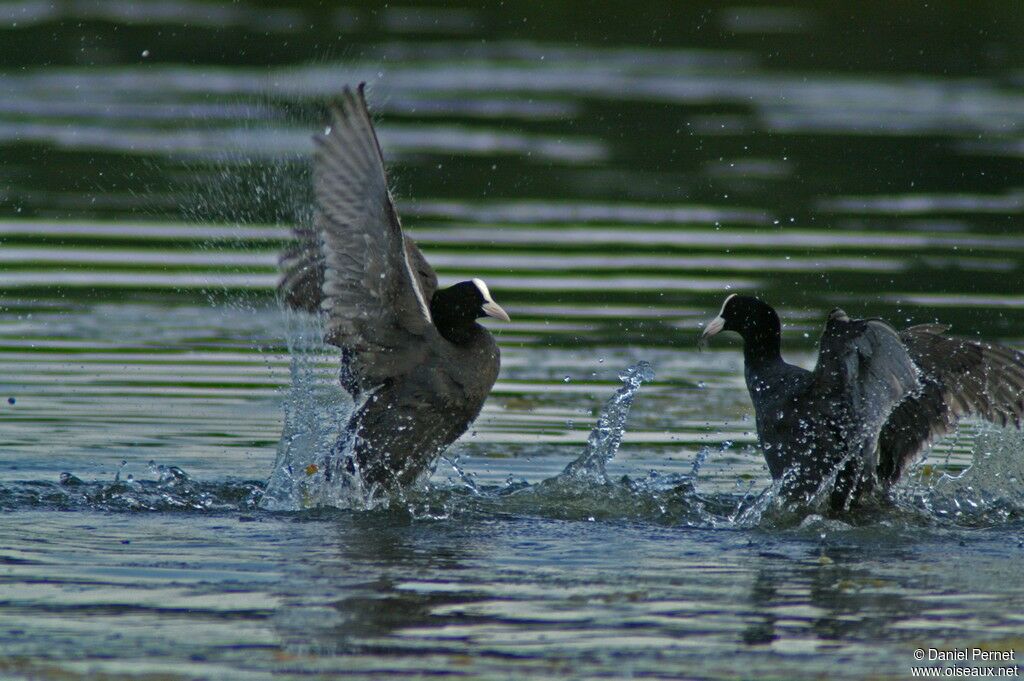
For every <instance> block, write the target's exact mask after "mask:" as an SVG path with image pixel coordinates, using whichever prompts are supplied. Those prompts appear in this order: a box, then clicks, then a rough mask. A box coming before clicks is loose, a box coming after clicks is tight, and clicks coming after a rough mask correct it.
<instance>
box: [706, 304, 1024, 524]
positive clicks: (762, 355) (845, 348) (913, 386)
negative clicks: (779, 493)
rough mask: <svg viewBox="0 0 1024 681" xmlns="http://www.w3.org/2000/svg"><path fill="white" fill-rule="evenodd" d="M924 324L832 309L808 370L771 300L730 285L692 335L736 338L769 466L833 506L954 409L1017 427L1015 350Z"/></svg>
mask: <svg viewBox="0 0 1024 681" xmlns="http://www.w3.org/2000/svg"><path fill="white" fill-rule="evenodd" d="M948 328H949V327H947V326H943V325H939V324H922V325H919V326H912V327H910V328H908V329H905V330H903V331H900V332H897V331H896V330H895V329H893V327H891V326H890V325H889V324H887V323H886V322H884V321H882V320H880V319H850V318H849V317H848V316H847V315H846V314H845V313H844V312H843V311H842V310H840V309H835V310H833V311H832V312H831V313H830V314H829V316H828V320H827V321H826V323H825V329H824V331H823V333H822V335H821V342H820V349H819V354H818V363H817V365H816V366H815V368H814V370H813V371H807V370H805V369H802V368H800V367H797V366H793V365H792V364H788V363H786V362H785V361H784V360H783V359H782V355H781V344H780V341H781V325H780V322H779V317H778V315H777V314H776V312H775V310H774V309H773V308H772V307H771V306H770V305H768V304H767V303H765V302H763V301H761V300H759V299H757V298H753V297H749V296H741V295H735V294H734V295H731V296H729V297H727V298H726V299H725V302H724V303H723V304H722V309H721V311H720V312H719V314H718V316H717V317H716V318H715V319H713V320H712V321H711V322H709V323H708V324H707V326H706V327H705V328H704V330H703V332H702V333H701V336H700V341H701V343H702V344H705V343H706V342H707V341H708V339H710V338H711V337H712V336H714V335H716V334H718V333H720V332H722V331H734V332H736V333H738V334H740V336H742V338H743V355H744V364H745V370H744V373H745V375H746V381H747V389H748V390H749V392H750V398H751V401H752V402H753V404H754V412H755V415H756V418H757V434H758V439H759V441H760V444H761V448H762V450H763V451H764V456H765V460H766V461H767V463H768V469H769V470H770V471H771V474H772V477H773V478H775V479H776V480H783V488H784V489H785V490H786V491H787V492H788V493H789V494H790V495H792V496H795V497H797V498H802V499H804V500H807V499H810V498H811V497H817V495H819V494H827V495H828V501H829V506H830V508H831V509H832V510H842V509H848V508H849V507H850V505H851V504H852V503H853V502H855V501H857V500H858V499H860V498H861V497H862V496H863V495H864V494H865V493H866V492H869V491H870V490H872V489H874V488H876V487H881V488H883V489H886V488H888V487H889V486H891V485H892V484H893V483H895V482H896V481H897V480H899V478H900V476H901V475H902V474H903V472H904V471H905V470H906V468H907V467H908V466H909V465H910V464H911V463H912V462H913V461H914V459H915V458H916V457H917V456H918V454H920V452H921V450H922V449H924V447H925V446H927V444H928V443H929V442H930V441H931V440H932V439H933V438H934V437H936V436H939V435H942V434H945V433H948V432H949V431H951V430H952V429H953V428H954V427H955V426H956V423H957V421H958V419H959V418H960V417H962V416H966V415H975V416H980V417H982V418H985V419H987V420H989V421H993V422H995V423H999V424H1001V425H1004V426H1005V425H1007V424H1010V423H1012V424H1014V425H1015V426H1017V427H1018V428H1020V427H1021V418H1022V416H1024V355H1022V354H1021V353H1019V352H1017V351H1015V350H1011V349H1009V348H1006V347H1003V346H1000V345H996V344H992V343H984V342H980V341H974V340H967V339H962V338H955V337H951V336H947V335H945V333H946V331H947V330H948Z"/></svg>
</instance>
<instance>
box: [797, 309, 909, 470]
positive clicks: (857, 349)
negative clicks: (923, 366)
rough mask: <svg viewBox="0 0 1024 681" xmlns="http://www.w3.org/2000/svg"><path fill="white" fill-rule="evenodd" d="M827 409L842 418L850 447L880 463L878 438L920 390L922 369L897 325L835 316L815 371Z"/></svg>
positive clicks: (869, 465) (866, 466)
mask: <svg viewBox="0 0 1024 681" xmlns="http://www.w3.org/2000/svg"><path fill="white" fill-rule="evenodd" d="M813 380H814V390H815V394H816V395H818V396H819V399H820V400H823V402H824V404H823V405H822V411H824V412H825V413H827V414H831V415H833V416H834V417H835V418H837V419H838V420H839V422H838V423H837V426H838V427H839V428H840V429H841V430H842V431H844V433H845V438H844V439H845V440H846V442H847V443H848V445H849V447H848V449H847V451H848V452H857V453H859V454H860V456H862V457H863V458H862V461H861V465H862V466H863V470H865V471H872V470H874V468H875V466H876V463H877V462H876V461H875V458H874V457H875V454H876V452H877V449H876V446H875V445H876V443H877V439H878V435H879V432H880V430H881V429H882V426H883V425H884V424H885V422H886V421H887V420H888V418H889V415H890V414H891V413H892V411H893V409H894V408H895V407H896V406H897V405H898V404H899V403H901V402H902V401H903V400H905V399H906V398H907V397H908V396H909V395H911V394H912V393H913V392H915V391H916V390H918V388H919V384H918V378H917V369H916V367H915V366H914V363H913V362H912V361H911V358H910V355H909V354H908V353H907V349H906V348H905V347H904V346H903V343H902V342H901V341H900V337H899V335H898V334H897V333H896V331H895V329H893V328H892V327H891V326H889V325H888V324H886V323H885V322H883V321H881V320H878V319H857V320H851V319H850V318H849V317H847V316H846V314H845V313H843V312H842V310H835V311H833V312H832V314H830V315H829V318H828V322H827V323H826V325H825V331H824V333H823V334H822V336H821V347H820V352H819V355H818V363H817V365H816V366H815V368H814V374H813Z"/></svg>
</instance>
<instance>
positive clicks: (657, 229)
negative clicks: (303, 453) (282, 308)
mask: <svg viewBox="0 0 1024 681" xmlns="http://www.w3.org/2000/svg"><path fill="white" fill-rule="evenodd" d="M1022 34H1024V10H1022V9H1021V7H1020V5H1019V4H1018V3H1010V2H1005V3H1001V2H972V3H955V2H939V3H934V2H929V3H927V5H926V4H924V3H915V4H911V3H901V4H899V5H895V4H893V3H882V2H865V3H811V2H807V3H792V2H787V3H785V4H784V5H782V4H776V3H763V4H759V3H754V2H747V3H739V4H737V3H731V2H729V3H644V4H642V5H640V4H636V3H618V4H617V3H579V4H572V3H525V2H505V3H502V4H500V5H497V6H494V7H489V8H478V7H472V6H468V5H466V6H457V5H452V4H451V3H444V4H423V5H416V6H413V5H401V6H394V5H389V6H386V7H382V6H377V5H373V4H370V3H363V4H358V3H349V4H346V5H345V6H334V5H319V4H314V3H296V4H290V5H283V4H279V3H269V2H267V3H264V2H237V3H235V2H232V3H227V2H223V3H214V2H201V1H193V0H182V1H180V2H147V3H129V2H113V1H112V2H103V1H99V0H95V1H88V0H78V1H67V2H40V1H35V0H24V1H14V2H11V1H6V0H5V1H0V398H2V399H0V513H2V515H0V677H3V678H33V679H36V678H53V679H78V678H81V679H94V678H102V679H135V678H149V679H192V678H215V679H263V678H270V677H271V676H275V675H276V676H275V678H278V677H280V678H337V677H339V676H349V677H366V678H370V677H376V678H401V677H411V678H418V677H423V676H427V675H431V676H432V677H441V678H448V677H451V678H456V677H458V678H509V679H521V678H537V679H547V678H628V677H635V678H679V677H714V678H754V677H770V678H786V679H794V678H863V677H873V678H906V677H907V676H908V675H909V673H910V667H911V666H912V665H913V664H914V662H913V651H914V650H915V649H916V648H929V647H938V648H957V647H965V646H981V647H985V648H989V649H994V650H1016V651H1017V655H1018V658H1019V656H1020V655H1021V654H1022V653H1024V615H1022V613H1024V587H1022V586H1021V585H1022V584H1024V580H1022V579H1021V572H1022V568H1021V564H1022V559H1024V520H1022V518H1024V485H1022V481H1024V459H1022V450H1024V443H1022V440H1021V438H1020V436H1018V435H1016V434H1015V433H1012V432H1002V431H998V430H994V429H991V428H986V427H979V426H978V425H977V424H967V425H965V427H963V428H962V429H961V431H960V432H959V433H958V434H957V436H956V437H952V438H949V439H947V440H945V441H943V442H942V443H940V444H939V445H938V446H937V447H936V448H935V449H934V450H933V451H932V452H930V454H929V456H928V459H927V460H926V462H925V464H924V465H923V466H922V467H920V468H919V469H918V470H917V471H916V472H915V474H914V475H913V476H912V477H911V479H910V480H908V481H907V483H906V484H905V485H904V486H903V487H902V488H901V489H900V490H899V494H898V497H899V501H900V504H899V505H898V506H897V507H896V508H895V509H893V510H890V511H887V512H884V513H882V514H880V515H879V516H877V517H870V518H862V519H858V520H857V521H856V522H853V523H849V524H848V523H839V522H835V521H825V520H821V519H818V518H810V519H807V520H804V521H802V522H801V521H800V520H799V519H796V520H794V519H788V518H786V519H784V518H758V517H751V516H749V515H744V513H743V509H745V508H749V506H750V500H751V498H752V497H753V496H754V495H756V494H757V493H758V492H759V491H760V490H761V489H763V488H765V487H766V486H767V484H768V476H767V473H766V471H765V470H764V467H763V463H762V460H761V457H760V454H759V453H758V452H757V450H756V449H755V448H754V447H753V446H752V445H753V434H752V428H753V422H752V418H751V415H750V412H751V409H750V406H749V402H748V399H747V397H746V394H745V390H744V388H743V384H742V369H741V363H740V357H739V355H738V353H737V352H736V349H737V348H736V344H735V343H734V342H730V341H728V340H726V339H723V340H722V341H721V342H718V343H716V345H715V347H714V348H712V351H711V352H709V353H704V354H702V355H701V354H698V353H697V352H696V351H695V348H694V347H693V342H694V339H695V336H696V332H697V329H698V323H699V321H701V320H704V319H706V318H708V317H709V316H711V315H713V314H714V312H715V311H716V310H717V309H718V307H719V305H720V303H721V299H722V298H723V297H724V295H725V293H726V291H727V290H732V291H757V292H759V293H761V294H762V295H764V296H766V297H767V298H768V299H769V300H771V301H772V302H773V303H775V304H776V305H777V306H778V307H779V308H780V310H781V312H782V314H783V316H784V318H785V319H786V321H787V324H786V328H785V332H784V333H785V343H786V346H787V347H788V348H789V351H788V352H787V356H788V357H789V358H791V359H793V360H797V361H800V362H803V363H805V364H807V363H811V362H813V346H814V342H815V339H816V336H817V333H818V328H819V325H820V321H821V320H822V319H823V318H824V315H825V314H826V313H827V311H828V310H829V309H831V308H832V307H834V306H836V305H842V306H843V307H844V308H845V309H846V310H847V311H848V312H849V313H851V314H853V315H872V316H883V317H886V318H888V319H890V320H891V321H893V322H894V323H898V324H904V323H918V322H924V321H932V320H936V319H939V320H941V321H944V322H947V323H951V324H953V325H954V330H955V331H957V332H959V333H961V334H964V335H975V334H980V335H982V336H984V337H985V338H989V339H992V340H1001V341H1003V342H1006V343H1008V344H1010V345H1014V346H1016V347H1022V346H1024V292H1022V283H1024V278H1022V267H1024V235H1022V233H1021V225H1022V218H1024V173H1022V169H1024V41H1021V40H1020V36H1021V35H1022ZM361 80H366V81H368V82H369V83H370V102H371V107H372V108H373V110H374V112H375V114H376V115H377V117H378V119H379V129H380V135H381V141H382V144H383V146H384V148H385V155H386V157H387V159H388V161H389V163H390V166H391V173H392V183H393V184H394V186H395V189H396V194H397V196H398V199H399V204H400V211H401V212H402V214H403V216H404V220H405V223H406V225H407V227H409V229H410V231H411V232H412V233H413V234H414V236H415V237H416V238H417V239H418V240H419V242H420V243H421V245H422V246H423V248H424V250H425V251H426V253H427V255H428V257H429V258H430V260H431V261H432V262H433V263H434V264H435V266H436V268H437V269H438V271H439V273H440V275H441V277H442V279H443V280H445V281H449V282H450V281H454V280H457V279H462V278H466V277H467V276H482V277H483V278H485V279H486V280H487V281H488V283H489V284H490V286H491V289H492V291H493V292H494V294H495V296H496V298H497V300H499V301H500V302H501V303H502V305H503V306H504V307H505V308H506V309H508V310H509V312H510V314H511V315H512V317H513V319H514V322H513V323H512V324H511V325H509V326H507V327H501V328H496V329H495V330H496V331H497V332H498V333H499V342H500V343H501V345H502V350H503V369H502V375H501V377H500V379H499V383H498V385H497V387H496V390H495V393H494V395H493V397H492V399H491V400H490V401H489V403H488V405H487V407H486V408H485V410H484V413H483V415H482V416H481V419H480V420H479V422H478V424H477V426H476V427H475V429H474V430H473V431H472V432H471V433H470V434H467V436H466V437H465V438H464V439H463V440H462V441H461V442H460V443H459V444H458V445H457V446H456V447H455V448H454V449H453V451H452V452H451V457H452V460H453V461H455V460H456V459H457V464H456V465H457V467H458V468H459V469H460V470H462V471H463V472H464V475H459V474H458V473H457V472H456V470H455V468H456V466H453V465H450V464H448V463H446V462H442V464H441V465H440V466H439V467H438V471H437V474H436V475H435V476H434V479H433V480H432V483H431V487H430V489H427V490H424V491H421V492H419V493H416V494H414V495H412V496H411V497H410V498H409V500H407V503H403V504H399V505H398V507H397V508H395V509H393V510H391V511H375V512H365V513H354V512H349V511H335V510H321V511H305V512H298V513H270V512H266V511H262V510H259V509H258V508H257V506H256V503H257V501H258V499H259V496H260V492H261V490H262V485H263V482H264V481H265V480H266V479H267V477H268V476H269V474H270V471H271V467H272V465H273V462H274V457H275V450H276V448H277V445H278V439H279V436H280V434H281V429H282V423H283V414H282V402H283V401H284V399H285V389H286V388H287V386H288V383H289V360H288V356H287V354H288V353H287V345H286V342H285V339H286V336H287V329H288V325H287V323H286V320H285V318H284V317H283V316H282V315H281V313H280V312H279V310H278V309H277V307H276V305H275V303H274V301H273V297H272V286H273V283H274V280H275V277H276V274H275V263H276V252H277V250H278V249H279V247H280V245H281V243H282V242H283V239H284V238H285V236H286V234H287V226H288V225H289V224H291V223H292V222H293V221H295V220H300V219H303V218H304V217H307V216H308V212H309V209H310V201H311V196H310V191H309V188H308V168H307V166H306V159H307V157H308V154H309V152H310V150H311V144H310V142H309V136H310V134H311V132H312V131H314V130H316V129H317V128H318V127H319V126H320V125H322V110H323V106H324V103H325V102H326V101H327V100H328V99H329V98H330V97H331V96H333V95H335V94H336V93H337V92H338V91H339V90H340V88H341V87H342V86H343V85H344V84H351V83H356V82H359V81H361ZM640 359H646V360H648V361H650V362H651V363H652V365H653V366H654V369H655V372H656V374H657V378H656V380H655V381H653V382H652V383H649V384H646V385H644V387H643V388H641V390H640V392H639V394H638V395H637V397H636V402H635V404H634V407H633V412H632V414H631V416H630V421H629V426H628V433H627V435H626V437H625V441H624V444H623V448H622V450H621V451H620V452H619V454H618V456H617V457H616V459H615V460H614V461H613V462H612V464H611V466H610V469H609V480H608V481H607V483H604V484H601V483H598V482H592V483H590V484H580V485H576V486H558V485H550V484H549V485H538V483H540V482H541V481H543V480H545V479H549V478H551V477H552V476H554V475H556V474H557V473H558V472H560V471H561V470H562V469H563V467H564V466H565V465H566V464H567V463H568V462H569V461H571V460H573V459H574V458H575V457H576V456H577V455H578V454H579V452H580V451H581V449H582V448H583V444H584V442H585V441H586V437H587V433H588V431H589V429H590V428H591V426H592V425H593V423H594V419H595V416H596V414H597V411H598V409H599V408H600V406H601V404H602V402H603V401H604V400H605V399H606V398H607V397H608V396H609V395H610V394H611V393H612V392H613V391H614V389H615V388H616V387H617V386H618V380H617V378H616V376H617V374H618V372H619V371H621V370H622V369H623V368H625V367H626V366H628V365H630V364H633V363H634V362H636V361H638V360H640ZM322 368H323V372H324V375H325V376H329V374H330V372H331V371H332V370H333V369H332V368H331V364H330V360H329V359H325V361H324V362H323V366H322ZM8 398H9V399H8ZM65 472H66V473H69V474H70V475H69V476H64V477H63V478H62V477H61V474H62V473H65ZM623 476H627V479H625V480H623ZM524 481H525V482H524ZM527 483H528V485H527Z"/></svg>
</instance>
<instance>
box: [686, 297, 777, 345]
mask: <svg viewBox="0 0 1024 681" xmlns="http://www.w3.org/2000/svg"><path fill="white" fill-rule="evenodd" d="M781 329H782V325H781V323H780V322H779V315H778V314H776V313H775V310H774V309H773V308H772V306H771V305H769V304H768V303H766V302H764V301H763V300H761V299H759V298H754V297H753V296H741V295H738V294H735V293H734V294H732V295H731V296H729V297H727V298H726V299H725V302H723V303H722V309H721V310H720V311H719V312H718V316H717V317H715V318H714V319H712V320H711V321H710V322H708V323H707V325H706V326H705V327H704V330H703V331H702V332H701V334H700V338H698V340H697V343H698V345H700V347H702V348H703V347H705V346H707V344H708V341H710V340H711V337H712V336H717V335H718V334H719V333H721V332H722V331H735V332H736V333H738V334H740V335H741V336H743V341H744V343H745V344H752V343H753V344H758V345H760V344H765V343H769V344H771V343H774V344H777V343H778V338H779V335H780V333H781Z"/></svg>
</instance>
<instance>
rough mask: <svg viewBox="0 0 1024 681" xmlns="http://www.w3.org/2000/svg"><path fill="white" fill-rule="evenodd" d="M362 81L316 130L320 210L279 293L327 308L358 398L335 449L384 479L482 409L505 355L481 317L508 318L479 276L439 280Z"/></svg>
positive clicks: (291, 255)
mask: <svg viewBox="0 0 1024 681" xmlns="http://www.w3.org/2000/svg"><path fill="white" fill-rule="evenodd" d="M363 89H364V86H363V85H360V86H359V88H358V89H357V90H356V91H354V92H353V91H352V90H350V89H349V88H345V90H344V92H343V94H342V97H341V98H340V100H339V101H338V102H337V103H336V104H334V105H332V106H331V109H330V113H331V125H330V127H329V128H327V130H326V131H325V132H324V133H322V134H319V135H316V136H315V137H314V140H315V142H316V153H315V157H314V168H313V170H314V184H315V189H316V199H317V215H316V219H315V221H314V223H313V224H312V225H309V226H305V227H298V228H296V229H295V230H294V232H295V237H296V238H295V239H294V241H293V243H292V244H291V246H290V247H289V248H288V250H287V251H286V252H285V253H284V255H283V256H282V258H281V269H282V276H281V282H280V284H279V293H280V295H281V297H282V299H283V300H284V301H285V302H286V303H287V304H288V305H289V306H291V307H293V308H296V309H301V310H307V311H311V312H317V311H322V312H323V313H324V314H325V320H326V331H325V336H326V338H325V340H326V341H327V342H328V343H331V344H333V345H336V346H338V347H339V348H341V351H342V369H341V383H342V385H343V386H344V387H345V388H346V389H347V390H348V391H349V392H350V393H352V395H353V397H355V398H357V404H358V405H359V406H358V408H357V410H356V412H355V413H354V415H353V416H352V418H351V420H350V421H349V423H348V425H347V428H346V430H345V437H344V438H343V439H342V442H340V443H339V446H338V447H337V448H336V449H337V450H338V451H339V453H340V452H341V451H343V450H344V451H350V452H352V454H353V456H352V457H351V458H349V459H348V460H347V462H345V461H340V462H339V463H338V465H344V466H346V468H347V469H348V470H349V471H350V472H351V471H353V470H354V469H355V468H356V467H358V469H359V473H360V477H361V478H362V480H363V481H364V483H368V484H369V485H371V486H373V485H376V486H378V489H386V488H389V487H391V486H393V485H394V484H399V485H405V484H408V483H410V482H412V481H414V480H415V479H416V478H417V477H419V476H420V475H421V474H422V473H423V472H424V471H425V470H427V469H428V468H429V467H430V466H431V465H432V463H433V462H434V461H435V459H436V457H437V456H438V455H439V454H440V453H441V452H442V451H443V450H444V449H445V448H446V447H447V446H448V445H450V444H451V443H452V442H454V441H455V440H456V439H457V438H458V437H459V436H460V435H462V434H463V433H464V432H465V431H466V429H467V428H468V427H469V425H470V423H472V422H473V420H474V419H475V418H476V417H477V415H478V414H479V413H480V409H481V407H482V406H483V404H484V400H486V398H487V396H488V395H489V394H490V391H491V388H492V387H493V386H494V382H495V380H496V379H497V377H498V369H499V366H500V358H499V352H498V346H497V344H496V343H495V341H494V338H493V337H492V336H491V334H490V333H489V332H488V331H487V329H485V328H484V327H483V326H481V325H480V324H478V323H477V321H476V320H477V319H478V318H481V317H484V316H490V317H496V318H498V319H501V320H503V321H508V319H509V318H508V315H507V314H506V313H505V311H504V310H502V309H501V307H499V306H498V304H497V303H495V302H494V300H493V298H492V297H491V293H490V291H489V290H488V288H487V285H486V284H485V283H484V282H483V281H481V280H479V279H473V280H471V281H464V282H460V283H458V284H455V285H454V286H451V287H450V288H445V289H439V288H438V284H437V275H436V274H435V273H434V270H433V268H431V267H430V264H429V263H427V261H426V259H425V258H424V257H423V254H422V253H421V252H420V250H419V249H418V248H417V247H416V244H415V243H413V241H412V239H410V238H409V237H408V236H406V235H405V234H404V233H403V231H402V227H401V223H400V222H399V219H398V213H397V211H396V210H395V206H394V201H393V200H392V197H391V194H390V192H389V191H388V183H387V176H386V174H385V170H384V161H383V157H382V155H381V151H380V146H379V145H378V142H377V136H376V133H375V131H374V128H373V123H372V122H371V119H370V114H369V112H368V110H367V107H366V100H365V96H364V93H363ZM330 473H331V471H328V474H330Z"/></svg>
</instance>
